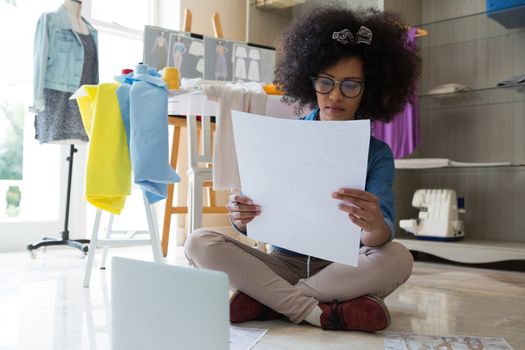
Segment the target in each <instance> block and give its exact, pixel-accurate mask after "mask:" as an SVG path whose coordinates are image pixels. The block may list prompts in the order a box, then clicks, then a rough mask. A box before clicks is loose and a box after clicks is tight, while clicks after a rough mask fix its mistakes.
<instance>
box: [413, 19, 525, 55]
mask: <svg viewBox="0 0 525 350" xmlns="http://www.w3.org/2000/svg"><path fill="white" fill-rule="evenodd" d="M416 27H418V28H423V29H425V30H426V31H428V33H429V35H426V36H423V37H420V38H418V46H419V47H420V48H421V49H425V48H430V47H438V46H443V45H451V44H458V43H464V42H467V41H476V40H486V39H491V38H496V37H501V36H509V35H515V34H517V33H520V32H524V31H525V28H523V27H522V28H516V29H507V28H505V27H504V26H503V25H501V24H499V23H498V22H496V21H495V20H493V19H492V18H490V17H488V16H487V13H486V12H481V13H475V14H471V15H466V16H460V17H454V18H449V19H444V20H439V21H435V22H429V23H423V24H418V25H417V26H416Z"/></svg>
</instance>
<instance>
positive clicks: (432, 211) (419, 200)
mask: <svg viewBox="0 0 525 350" xmlns="http://www.w3.org/2000/svg"><path fill="white" fill-rule="evenodd" d="M412 206H413V207H415V208H418V209H419V215H418V218H417V219H409V220H401V221H400V222H399V226H401V228H402V229H404V230H405V231H408V232H411V233H413V234H414V235H415V236H416V238H418V239H426V240H443V241H456V240H460V239H461V238H463V237H464V236H465V228H464V225H463V221H462V220H459V213H464V212H465V209H464V208H463V200H462V199H461V201H460V205H459V207H460V208H458V199H457V196H456V191H454V190H450V189H420V190H417V191H416V192H415V193H414V197H413V198H412Z"/></svg>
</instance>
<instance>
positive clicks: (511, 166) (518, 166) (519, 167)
mask: <svg viewBox="0 0 525 350" xmlns="http://www.w3.org/2000/svg"><path fill="white" fill-rule="evenodd" d="M472 164H473V165H446V166H421V167H402V166H396V170H418V171H419V170H436V169H446V170H453V169H476V170H479V169H487V170H490V169H502V168H505V169H515V170H525V164H501V165H474V164H476V163H472ZM480 164H481V163H480Z"/></svg>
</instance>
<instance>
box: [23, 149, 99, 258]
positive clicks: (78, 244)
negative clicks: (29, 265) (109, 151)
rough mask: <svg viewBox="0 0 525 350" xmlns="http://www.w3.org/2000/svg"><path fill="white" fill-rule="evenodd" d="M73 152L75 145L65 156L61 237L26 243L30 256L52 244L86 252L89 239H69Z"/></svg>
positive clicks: (75, 150)
mask: <svg viewBox="0 0 525 350" xmlns="http://www.w3.org/2000/svg"><path fill="white" fill-rule="evenodd" d="M75 152H77V149H76V148H75V145H71V148H70V150H69V157H67V158H66V159H67V161H68V162H69V172H68V176H67V197H66V216H65V222H64V231H62V233H61V236H62V237H61V238H56V237H44V238H43V239H42V240H41V241H40V242H38V243H36V244H28V245H27V250H29V252H30V253H31V256H32V257H34V252H33V250H34V249H38V248H40V247H47V246H52V245H68V246H70V247H73V248H77V249H79V250H81V251H82V252H84V255H86V254H87V252H88V246H87V245H85V244H89V239H69V230H68V225H69V204H70V199H71V177H72V175H73V155H74V154H75Z"/></svg>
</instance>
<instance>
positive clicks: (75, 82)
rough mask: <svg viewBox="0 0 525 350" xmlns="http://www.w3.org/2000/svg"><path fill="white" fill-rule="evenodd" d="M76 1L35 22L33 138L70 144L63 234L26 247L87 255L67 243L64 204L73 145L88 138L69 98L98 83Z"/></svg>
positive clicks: (93, 36) (90, 37)
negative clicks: (69, 249) (72, 250)
mask: <svg viewBox="0 0 525 350" xmlns="http://www.w3.org/2000/svg"><path fill="white" fill-rule="evenodd" d="M81 10H82V2H81V1H80V0H64V2H63V4H62V6H60V8H59V9H58V10H57V11H56V12H49V13H44V14H42V16H40V19H39V20H38V25H37V30H36V35H35V50H34V63H35V67H34V84H33V85H34V101H33V107H32V110H34V111H35V112H36V117H35V138H36V139H37V140H38V141H39V142H40V143H55V144H56V143H58V144H69V145H70V152H69V157H68V158H67V161H68V162H69V176H68V184H67V197H66V209H65V211H66V213H65V223H64V231H62V233H61V237H60V238H53V237H45V238H44V239H43V240H42V241H40V242H38V243H36V244H34V245H33V244H29V245H28V246H27V249H28V250H29V251H31V252H32V251H33V250H34V249H37V248H39V247H42V246H49V245H68V246H71V247H75V248H78V249H80V250H82V251H83V252H84V253H86V252H87V248H88V247H87V246H85V245H84V244H86V243H89V240H86V239H78V240H72V239H69V230H68V223H69V201H70V196H71V181H72V178H71V175H72V171H73V156H74V153H75V152H76V151H77V149H76V148H75V144H80V143H85V142H87V141H88V140H89V139H88V136H87V134H86V131H85V129H84V125H83V123H82V118H81V116H80V111H79V109H78V105H77V103H76V101H75V100H70V97H71V95H72V94H73V92H75V91H76V90H77V89H78V88H79V87H80V86H81V85H96V84H98V49H97V31H96V29H95V28H93V27H92V26H91V25H90V24H89V23H88V22H87V21H86V20H85V19H84V18H82V17H81V15H80V13H81Z"/></svg>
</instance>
